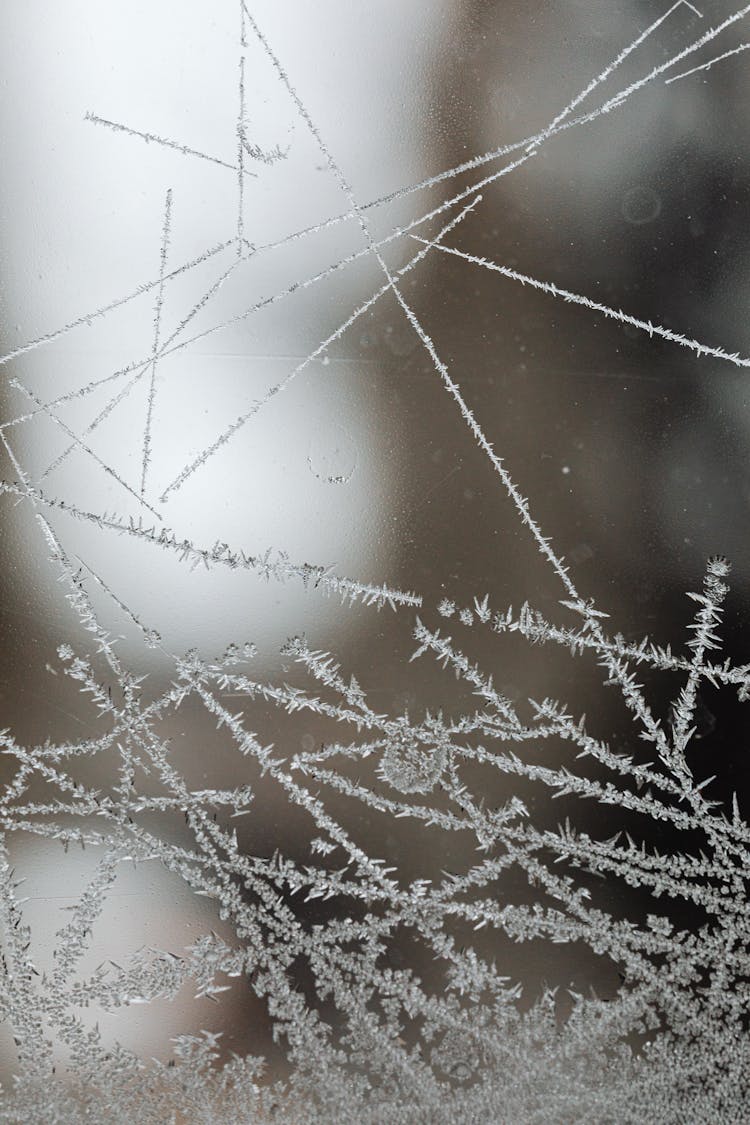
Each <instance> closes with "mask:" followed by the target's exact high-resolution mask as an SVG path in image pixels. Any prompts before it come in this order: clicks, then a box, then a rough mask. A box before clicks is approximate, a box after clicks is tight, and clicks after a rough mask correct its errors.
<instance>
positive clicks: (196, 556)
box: [0, 434, 422, 609]
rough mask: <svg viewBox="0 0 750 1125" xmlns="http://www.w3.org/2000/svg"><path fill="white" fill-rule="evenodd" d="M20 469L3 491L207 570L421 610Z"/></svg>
mask: <svg viewBox="0 0 750 1125" xmlns="http://www.w3.org/2000/svg"><path fill="white" fill-rule="evenodd" d="M0 440H2V441H6V439H5V437H4V435H2V434H0ZM6 444H7V443H6ZM18 471H19V473H21V474H22V483H23V488H21V487H20V486H19V485H17V484H13V483H11V482H10V481H4V480H0V493H5V494H7V495H9V496H15V497H18V498H19V499H21V500H24V499H32V500H33V501H34V502H35V503H38V504H41V505H42V506H43V507H46V508H49V509H50V510H53V511H59V512H64V513H65V514H66V515H68V516H70V518H71V519H77V520H81V521H82V522H84V523H91V524H93V525H94V526H95V527H98V528H99V529H100V530H103V531H113V532H115V533H116V534H120V535H126V536H128V537H129V538H132V539H136V540H139V541H142V542H146V543H150V544H152V546H155V547H160V548H161V549H162V550H164V551H172V552H173V553H175V554H177V555H179V557H180V561H182V562H185V561H189V562H190V564H191V566H192V567H196V566H200V565H201V564H202V565H203V566H205V567H206V569H210V568H211V566H213V565H217V566H224V567H227V568H228V569H229V570H247V571H252V572H254V573H256V574H258V575H259V576H260V577H261V578H265V579H267V580H270V579H271V578H273V579H274V580H275V581H277V582H283V581H285V580H286V579H288V578H297V579H300V581H301V582H302V583H303V585H305V586H312V587H313V588H314V589H321V590H323V591H325V592H326V593H328V594H337V595H339V596H340V597H341V598H342V599H347V598H348V599H349V601H350V602H354V601H357V600H359V601H362V602H363V603H364V604H365V605H376V606H377V607H378V608H381V607H382V606H384V605H386V604H388V605H390V606H391V607H392V608H393V609H396V608H397V607H398V606H411V607H413V608H416V609H419V608H420V607H421V606H422V597H421V595H420V594H415V593H412V592H411V591H407V590H398V589H395V588H393V587H391V586H387V585H385V584H384V583H383V584H381V585H379V586H375V585H373V584H371V583H368V582H360V581H358V580H357V579H354V578H346V577H340V576H339V575H337V574H335V573H334V571H333V566H322V565H321V564H319V563H308V562H303V563H297V562H293V561H291V560H290V559H289V558H288V556H287V555H286V554H285V553H284V552H283V551H277V552H275V557H274V553H273V552H272V551H271V550H268V551H266V552H265V553H264V554H262V555H251V554H247V553H246V552H245V551H243V550H239V549H234V548H232V547H230V546H229V545H228V544H227V543H221V542H217V543H215V544H214V545H213V547H210V548H206V547H199V546H197V545H196V544H195V543H194V542H192V540H190V539H178V537H177V535H176V534H175V532H174V531H172V530H171V528H167V527H164V526H162V527H161V528H156V527H144V526H143V524H142V523H141V521H140V520H138V521H136V520H134V519H133V518H132V517H130V518H129V519H125V518H124V517H122V516H119V515H117V514H116V513H113V514H108V513H106V512H103V513H98V512H88V511H86V510H84V509H82V508H78V507H76V505H75V504H71V503H69V502H68V501H67V500H61V499H58V498H57V497H54V496H48V495H47V494H46V493H44V492H42V491H41V489H39V488H37V487H35V486H34V485H32V484H31V483H30V482H29V481H28V478H27V476H26V474H24V473H23V470H21V469H20V467H19V469H18Z"/></svg>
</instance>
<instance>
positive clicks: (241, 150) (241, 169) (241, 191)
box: [237, 0, 245, 258]
mask: <svg viewBox="0 0 750 1125" xmlns="http://www.w3.org/2000/svg"><path fill="white" fill-rule="evenodd" d="M238 102H239V105H238V109H237V257H238V258H241V257H242V240H243V237H244V231H245V222H244V215H245V209H244V203H245V199H244V197H245V146H244V144H243V140H244V134H245V9H244V7H243V6H242V0H240V81H239V91H238Z"/></svg>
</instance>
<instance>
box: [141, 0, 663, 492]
mask: <svg viewBox="0 0 750 1125" xmlns="http://www.w3.org/2000/svg"><path fill="white" fill-rule="evenodd" d="M242 4H243V9H244V12H245V15H246V17H247V19H248V21H249V22H250V24H251V26H252V27H253V30H254V33H255V34H256V36H257V37H258V38H259V40H260V41H261V43H262V45H263V47H264V50H266V53H267V54H268V55H269V57H270V58H271V61H272V62H273V64H274V66H275V68H276V70H277V72H278V73H279V75H280V77H281V79H282V81H283V82H284V84H285V85H286V87H287V89H288V90H289V92H290V95H291V97H292V98H293V100H294V101H295V104H296V106H297V109H298V111H299V112H300V114H301V116H302V117H303V119H304V120H305V122H306V123H307V125H308V127H309V128H310V129H311V131H312V132H313V135H314V136H315V139H316V141H317V143H318V145H319V147H320V148H321V151H322V152H323V153H324V155H325V156H326V159H327V160H328V161H329V164H331V166H332V169H333V170H334V171H335V173H336V175H337V178H338V179H339V181H340V182H341V183H342V186H344V188H345V191H346V193H347V194H348V195H350V196H351V191H350V189H349V188H348V185H347V184H346V181H345V179H344V178H343V177H342V175H341V172H340V170H339V169H338V168H337V167H336V166H335V164H334V163H333V162H332V160H331V157H330V154H329V153H328V151H327V149H326V147H325V145H324V143H323V142H322V139H321V137H320V135H319V133H318V131H317V129H316V127H315V125H314V124H313V123H312V121H311V119H310V118H309V115H308V114H307V111H306V110H305V108H304V106H303V105H302V103H301V101H300V99H299V97H298V95H297V94H296V92H295V91H294V89H293V88H292V87H291V84H290V83H289V80H288V78H287V76H286V74H285V72H284V70H283V68H282V67H281V65H280V63H279V61H278V59H277V58H276V56H275V55H274V54H273V52H272V51H271V49H270V47H269V45H268V43H267V41H266V40H265V39H264V38H263V36H262V33H261V32H260V29H259V28H258V25H257V23H256V22H255V20H254V19H253V17H252V16H251V15H250V13H249V12H248V10H247V7H246V5H245V4H244V0H242ZM677 6H678V5H673V7H672V8H670V9H669V11H668V12H667V13H666V14H665V15H664V16H663V17H661V19H660V20H657V21H656V23H655V24H653V25H651V26H650V27H649V28H647V29H646V31H645V32H644V33H642V35H641V36H639V37H638V39H636V40H635V42H634V43H633V44H631V45H630V47H628V48H625V50H624V51H622V52H621V53H620V55H619V56H618V57H617V59H615V60H614V62H613V63H611V64H609V65H608V66H607V67H606V68H605V70H604V71H602V72H601V74H600V75H599V76H597V78H595V79H594V80H593V81H592V82H590V83H589V84H588V86H587V87H586V88H585V89H584V91H582V92H581V94H579V95H577V97H576V98H574V99H573V100H572V102H570V103H569V104H568V106H566V107H565V108H564V109H563V110H562V111H561V113H559V114H558V115H557V117H556V118H554V119H553V122H552V123H551V125H550V126H548V127H547V130H544V131H543V132H542V133H541V134H539V135H538V136H539V138H540V140H541V139H547V138H548V137H549V136H551V135H552V133H553V131H556V130H558V129H560V128H562V127H564V126H561V125H560V122H562V120H563V119H564V118H565V117H566V116H567V115H568V114H569V113H570V112H571V110H572V108H574V107H575V106H576V105H578V104H580V102H581V101H582V100H583V98H584V97H585V96H587V94H588V93H589V92H591V90H593V89H594V88H595V87H596V86H597V85H598V84H599V83H600V82H601V81H603V80H604V78H606V77H608V76H609V75H610V74H612V72H613V71H614V70H615V69H616V67H617V66H619V65H620V64H621V63H622V62H623V61H624V59H625V58H627V56H628V55H629V54H630V53H631V52H632V51H633V50H634V49H635V47H636V46H638V45H640V43H642V42H643V40H644V38H645V37H646V36H647V35H649V34H651V33H652V31H653V30H654V28H655V27H657V26H658V25H659V23H661V22H663V20H664V19H666V18H667V16H668V15H669V14H670V13H671V12H672V11H674V10H675V8H676V7H677ZM598 113H599V111H596V115H598ZM596 115H594V116H596ZM589 119H591V120H593V119H594V118H593V117H589V118H586V119H585V120H589ZM582 120H583V119H582ZM569 124H575V122H571V123H569ZM534 152H536V149H532V151H531V152H527V153H525V154H524V155H523V156H521V157H520V158H519V159H517V160H516V161H513V162H512V163H511V164H510V165H506V166H505V168H502V169H500V170H499V171H498V172H495V173H492V174H491V175H490V176H488V177H486V178H485V180H482V181H480V183H479V184H476V185H473V189H466V190H465V191H463V192H460V193H459V194H458V195H457V196H454V197H453V199H452V200H450V201H447V202H445V203H443V204H441V205H440V206H439V207H437V208H435V209H433V211H432V212H430V213H429V215H430V217H433V216H434V215H436V214H439V213H440V212H441V211H442V210H444V209H445V208H446V207H447V206H450V205H451V203H454V202H458V201H461V200H462V199H463V198H466V196H467V195H468V194H469V193H470V191H471V190H474V189H476V188H477V187H481V186H484V185H485V184H486V183H491V182H494V181H495V180H497V179H499V178H500V177H501V176H504V175H507V174H508V173H509V172H510V171H513V170H515V169H516V168H517V167H519V166H520V165H521V164H523V163H525V162H526V161H527V160H528V159H529V157H530V156H531V155H533V154H534ZM350 201H353V196H351V200H350ZM360 210H361V209H356V213H357V214H359V211H360ZM352 213H355V212H354V211H353V212H352ZM360 220H361V221H364V220H363V217H362V216H361V215H360ZM424 220H425V217H424V216H423V217H421V218H420V219H419V220H414V221H413V222H412V223H411V224H407V225H406V226H405V227H402V228H399V229H398V231H395V232H392V234H391V235H389V236H387V239H383V240H381V241H380V242H379V243H374V242H373V241H372V239H371V238H370V236H369V232H368V231H367V229H366V223H365V233H366V236H367V239H368V245H367V247H366V248H365V249H364V250H363V251H360V252H358V254H359V255H361V254H366V253H370V252H375V254H376V257H377V258H378V261H379V263H380V265H381V268H383V269H384V271H385V273H386V276H389V274H388V270H387V267H386V266H385V263H384V261H383V259H382V257H381V256H380V254H379V253H378V250H379V248H380V246H382V245H384V244H385V243H386V241H390V240H391V239H392V238H395V237H398V236H400V235H401V234H403V233H406V232H408V231H409V230H410V229H413V227H414V226H416V225H417V223H418V222H423V221H424ZM242 315H247V314H242ZM294 374H296V372H295V373H294ZM256 410H257V407H254V408H253V410H252V411H250V412H249V413H247V414H245V415H240V417H239V418H238V419H237V420H236V421H235V423H233V425H232V426H231V427H230V428H229V429H228V430H227V431H225V432H224V434H223V435H221V436H220V437H219V438H218V439H217V441H216V442H214V444H213V445H212V446H211V447H209V448H208V449H206V450H204V451H203V452H202V453H201V454H199V455H198V457H197V458H196V459H195V460H194V461H193V462H192V465H188V466H186V467H185V469H183V470H182V472H181V473H180V474H179V476H178V477H177V478H175V480H174V481H173V482H172V483H171V484H170V485H169V486H168V487H167V489H166V490H165V492H164V493H163V494H162V500H165V499H166V498H167V496H168V495H169V493H170V492H171V491H173V490H175V489H176V488H178V487H180V486H181V484H182V483H184V481H185V480H186V479H187V478H188V476H190V475H192V472H194V471H195V469H197V468H198V467H199V466H200V465H202V464H204V463H205V461H206V460H207V459H208V457H209V456H211V454H212V453H213V452H215V451H216V450H217V449H219V448H221V446H223V445H224V444H225V442H226V441H227V440H229V438H230V437H231V436H232V435H233V434H234V433H235V432H237V430H238V429H239V428H240V426H241V425H243V424H244V422H245V421H246V420H247V418H249V417H251V416H252V414H254V413H255V412H256Z"/></svg>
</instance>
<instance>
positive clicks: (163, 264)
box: [141, 188, 172, 496]
mask: <svg viewBox="0 0 750 1125" xmlns="http://www.w3.org/2000/svg"><path fill="white" fill-rule="evenodd" d="M171 222H172V189H171V188H169V190H168V191H167V198H166V202H165V204H164V228H163V230H162V239H161V255H160V269H159V277H160V284H159V288H158V290H157V294H156V306H155V309H154V346H153V358H152V360H151V380H150V383H149V388H148V403H147V407H146V428H145V431H144V434H143V465H142V469H141V496H143V495H144V493H145V491H146V475H147V473H148V466H149V461H150V460H151V422H152V419H153V415H154V401H155V399H156V366H157V363H158V355H159V337H160V334H161V310H162V305H163V303H164V274H165V273H166V270H167V252H168V250H169V231H170V226H171Z"/></svg>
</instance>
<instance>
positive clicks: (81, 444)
mask: <svg viewBox="0 0 750 1125" xmlns="http://www.w3.org/2000/svg"><path fill="white" fill-rule="evenodd" d="M10 385H11V386H12V387H15V388H16V390H19V391H23V393H24V394H26V395H28V396H29V398H30V399H32V401H34V402H36V403H37V405H38V406H39V408H40V410H42V411H44V413H45V414H46V415H47V416H48V417H49V418H51V419H52V421H53V422H56V423H57V425H58V426H59V427H60V429H61V430H62V431H63V433H65V434H67V435H68V437H69V438H72V440H73V441H74V443H75V444H76V445H77V446H79V447H80V448H81V449H82V450H83V452H84V453H86V454H87V455H88V456H89V457H91V458H92V460H94V461H96V463H97V465H99V467H100V468H102V469H103V470H104V472H105V473H107V474H108V475H109V476H111V477H112V479H113V480H115V481H117V483H118V484H119V485H120V487H121V488H124V489H125V491H126V492H129V493H130V495H131V496H134V497H135V499H136V500H137V501H138V503H139V504H140V505H141V506H142V507H144V508H148V510H149V512H151V513H152V515H155V516H156V518H157V519H159V520H160V519H161V518H162V517H161V515H160V514H159V513H158V512H157V511H156V509H155V508H152V507H151V505H150V504H149V503H147V502H146V501H145V500H144V499H143V497H142V496H139V495H138V493H137V492H136V491H135V489H134V488H131V487H130V485H129V484H128V482H127V481H125V480H123V479H122V477H121V476H120V475H119V473H117V472H116V471H115V470H114V469H113V468H112V466H111V465H108V464H107V463H106V461H102V459H101V457H100V456H99V454H98V453H95V452H94V450H93V449H92V448H91V447H90V446H89V445H87V444H86V442H85V441H83V440H82V439H81V438H80V437H78V435H77V434H75V433H73V431H72V430H71V428H70V426H67V425H66V424H65V422H63V420H62V418H58V416H57V415H56V414H54V413H53V412H52V411H51V410H49V409H48V408H47V407H46V406H44V404H43V403H42V402H41V401H40V400H39V399H38V398H37V397H36V395H35V394H33V393H32V392H31V391H30V390H29V389H28V387H24V386H23V384H22V383H19V382H18V380H17V379H11V381H10Z"/></svg>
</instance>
